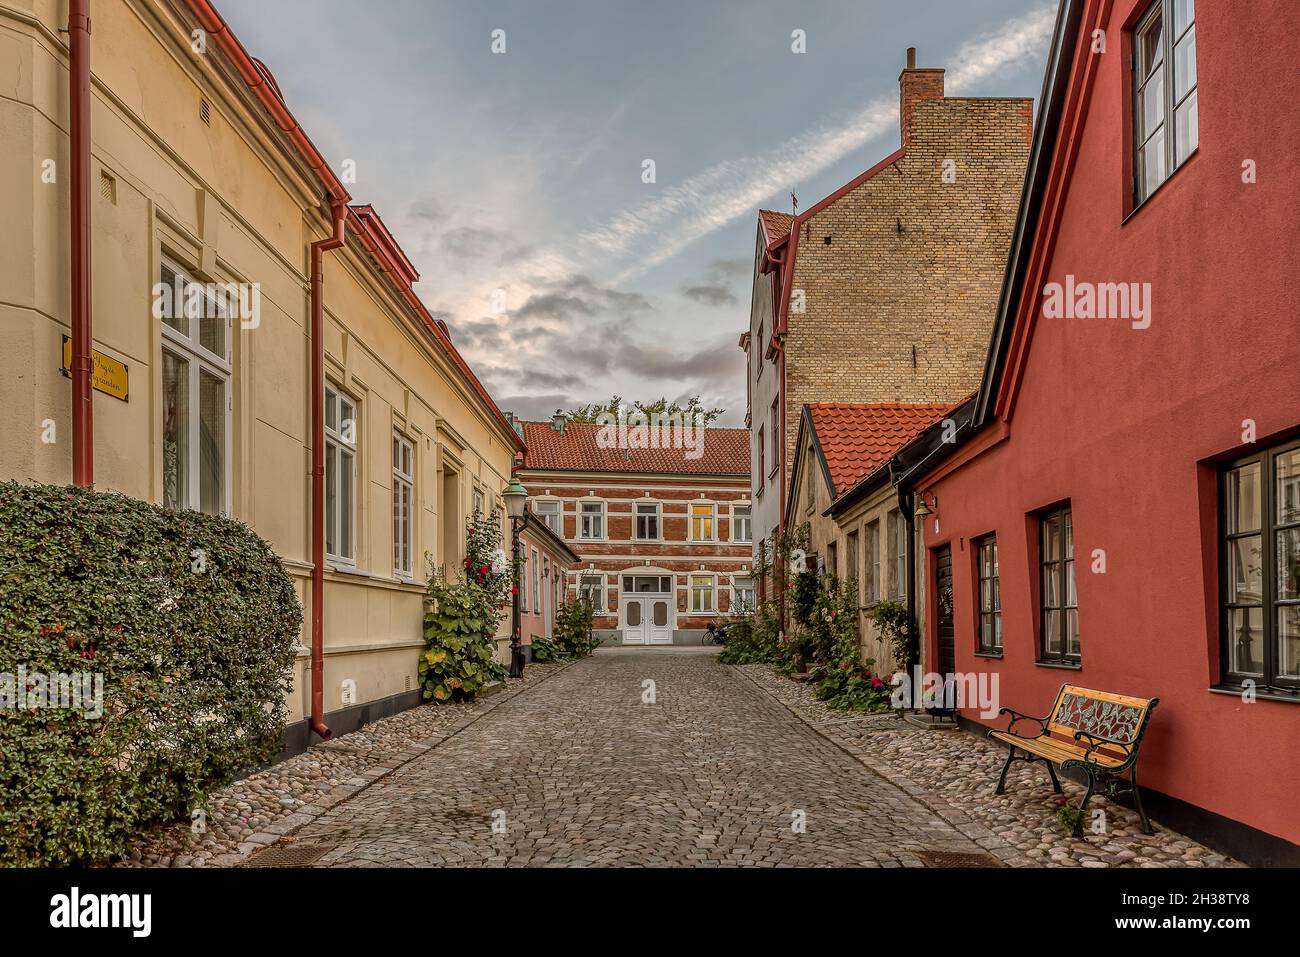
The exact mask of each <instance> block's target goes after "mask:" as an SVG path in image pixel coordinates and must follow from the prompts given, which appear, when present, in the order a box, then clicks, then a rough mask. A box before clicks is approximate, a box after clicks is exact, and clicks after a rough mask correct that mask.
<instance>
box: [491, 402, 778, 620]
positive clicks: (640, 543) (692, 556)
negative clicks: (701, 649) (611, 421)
mask: <svg viewBox="0 0 1300 957" xmlns="http://www.w3.org/2000/svg"><path fill="white" fill-rule="evenodd" d="M520 427H521V430H522V434H523V438H524V441H525V443H527V446H528V451H527V453H526V455H525V459H524V464H523V465H522V466H521V467H520V468H519V469H517V470H516V474H517V475H518V477H519V479H520V481H521V482H523V483H524V485H525V486H526V487H527V489H528V493H529V497H530V502H531V507H532V509H533V512H534V514H535V516H536V517H537V518H540V519H541V520H542V521H544V522H546V523H548V525H549V527H550V528H551V529H552V530H554V531H556V532H557V533H558V534H559V535H560V536H561V537H562V538H563V539H564V542H565V543H566V544H567V545H568V547H569V548H571V549H572V550H573V551H574V552H576V553H577V555H578V558H579V562H578V565H577V567H576V568H574V569H572V570H570V571H569V573H568V578H567V581H566V582H565V583H564V585H563V587H562V589H561V595H563V596H564V597H565V599H566V600H572V599H574V598H576V597H577V596H578V594H579V593H580V592H581V593H583V594H586V595H587V596H589V597H590V598H591V600H592V601H593V603H594V605H595V609H596V615H595V620H594V622H593V626H594V627H593V630H594V633H595V635H596V636H597V637H598V638H600V639H602V640H603V641H605V642H608V643H612V644H629V645H670V644H699V642H700V639H701V637H702V636H703V634H704V631H705V628H706V627H707V626H708V624H709V623H710V622H719V621H721V620H722V619H723V618H724V617H725V616H726V615H728V614H730V613H731V612H732V611H733V610H734V609H736V608H737V607H739V606H741V605H745V606H748V607H750V608H752V607H753V584H752V579H751V577H750V569H751V567H752V559H751V557H750V554H751V553H750V550H751V547H752V540H751V539H752V536H751V532H750V529H751V527H752V526H751V512H750V507H751V501H750V497H749V434H748V432H746V431H745V430H744V429H721V428H717V429H715V428H709V429H703V430H702V432H703V435H702V442H700V443H699V445H698V454H697V452H696V451H694V450H692V449H690V448H685V447H682V448H677V447H668V448H663V447H660V448H631V447H625V448H620V447H618V445H617V443H615V444H609V443H604V442H602V440H601V438H600V428H601V427H600V426H597V425H592V424H587V423H573V422H567V421H565V420H564V419H563V417H557V418H556V419H555V420H553V421H551V422H521V423H520Z"/></svg>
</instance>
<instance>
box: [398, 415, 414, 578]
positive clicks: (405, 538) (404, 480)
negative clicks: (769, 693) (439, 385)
mask: <svg viewBox="0 0 1300 957" xmlns="http://www.w3.org/2000/svg"><path fill="white" fill-rule="evenodd" d="M402 449H404V450H405V452H406V460H407V462H408V463H409V464H410V469H409V470H408V471H406V472H403V471H402V469H401V467H400V464H399V462H398V461H397V459H398V452H399V450H402ZM401 490H405V492H406V514H405V516H402V515H400V514H399V512H398V498H399V496H398V493H399V491H401ZM416 511H417V509H416V502H415V443H414V442H412V441H411V440H410V439H408V438H407V437H406V436H405V435H403V434H402V433H401V432H399V431H398V430H397V429H394V430H393V572H394V574H395V575H396V576H397V577H398V578H402V579H405V580H408V581H413V580H414V576H415V516H416ZM403 518H404V519H405V529H404V534H403V532H400V531H399V525H400V524H401V522H402V520H403ZM402 546H404V547H405V550H406V562H405V564H403V563H402V553H401V548H402Z"/></svg>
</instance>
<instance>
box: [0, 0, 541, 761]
mask: <svg viewBox="0 0 1300 957" xmlns="http://www.w3.org/2000/svg"><path fill="white" fill-rule="evenodd" d="M198 6H199V5H197V4H194V3H189V2H182V0H175V2H172V0H96V2H95V3H94V4H93V10H92V23H93V29H92V42H91V50H92V54H91V67H92V74H93V80H92V87H91V89H92V94H91V98H92V102H91V143H92V147H91V163H92V168H91V183H92V186H91V210H90V213H91V234H92V244H91V245H92V258H91V265H92V273H91V275H92V285H91V289H92V295H91V301H92V309H93V345H94V349H95V350H96V352H97V353H99V354H101V355H100V356H97V357H96V362H97V364H98V365H99V366H100V367H101V371H102V372H103V376H104V381H103V382H102V383H101V385H102V386H103V388H104V389H105V390H106V391H101V389H100V388H96V391H95V392H94V399H93V403H94V427H93V437H94V469H95V474H94V477H95V486H96V487H97V488H99V489H105V490H115V491H120V492H123V493H125V494H127V495H131V496H134V497H136V498H141V499H146V500H149V501H152V502H159V503H165V504H169V505H174V506H176V507H189V508H201V509H204V510H206V511H220V512H225V513H227V514H229V515H231V516H233V517H234V518H236V519H238V520H240V521H243V522H245V523H247V524H248V525H250V526H251V527H252V528H253V529H254V530H255V531H256V532H257V533H258V534H259V535H261V536H262V537H263V538H265V539H267V540H268V541H269V542H270V543H271V545H272V547H273V548H274V549H275V550H276V552H277V553H278V554H279V555H280V556H281V557H282V559H283V561H284V564H285V567H286V568H287V570H288V571H289V572H290V573H291V574H292V575H293V576H294V578H295V580H296V581H297V583H298V590H299V596H300V598H301V599H302V600H303V604H304V608H305V609H308V611H307V612H306V617H307V619H308V620H307V625H306V628H305V632H306V634H309V633H310V611H309V608H310V603H309V592H310V582H311V573H312V565H311V561H310V558H311V531H312V523H311V474H310V472H311V445H312V442H311V437H312V431H311V419H312V416H311V352H312V346H311V340H310V334H309V330H310V276H309V263H310V246H311V244H312V243H313V242H317V241H319V240H322V239H325V238H327V237H328V236H329V235H330V232H331V223H330V218H329V204H328V202H327V199H328V196H327V189H326V182H327V180H329V179H330V178H331V177H333V174H328V175H327V174H322V172H321V171H319V170H314V169H313V168H312V167H311V165H310V164H309V162H308V161H307V160H306V159H304V156H303V154H302V151H301V149H300V148H297V147H296V146H295V143H294V141H293V140H292V138H291V137H290V136H288V135H286V133H285V132H284V128H283V125H282V124H280V123H277V121H276V119H275V118H274V117H273V116H272V113H271V112H270V111H269V110H268V109H267V106H266V104H265V103H264V102H263V101H261V100H259V98H258V96H256V95H255V94H254V91H253V89H252V88H251V87H250V84H249V82H248V77H247V63H245V64H243V69H244V73H243V74H241V64H240V63H239V62H237V59H236V58H235V57H232V56H230V55H228V52H227V51H226V49H225V48H223V47H221V46H219V45H218V44H217V43H215V42H213V39H214V38H213V37H212V36H211V30H210V29H209V30H206V31H205V30H204V29H203V26H204V24H203V22H202V21H201V20H200V18H199V16H198V14H199V12H201V11H198V10H197V9H196V8H197V7H198ZM66 16H67V5H66V3H64V2H52V0H0V183H3V186H2V187H0V196H2V197H3V211H4V222H5V229H4V230H2V231H0V357H2V361H3V362H4V365H5V370H4V373H3V375H2V376H0V400H3V402H4V405H5V407H7V408H8V409H10V410H11V411H13V412H14V417H13V427H12V428H10V429H7V430H3V431H0V477H3V478H6V479H19V480H33V481H37V482H47V483H68V482H70V481H71V478H72V456H71V448H72V443H71V430H72V427H71V398H72V393H71V386H70V380H69V378H67V377H66V376H65V374H64V373H63V371H62V369H63V355H62V353H63V349H64V339H65V337H67V336H68V335H69V334H70V293H69V278H68V277H69V265H68V264H69V244H70V193H69V183H70V176H69V175H68V170H69V162H68V157H69V57H68V47H67V41H66V34H63V33H61V32H60V30H61V29H62V28H64V27H65V26H66V23H65V20H64V18H66ZM208 25H209V27H210V26H211V25H210V24H208ZM253 62H254V63H256V61H253ZM257 66H258V69H259V70H261V71H262V74H263V77H264V80H265V82H266V83H267V84H269V88H270V89H273V90H274V89H275V86H274V80H273V79H272V78H271V76H270V74H269V72H267V71H265V68H262V67H261V66H260V64H257ZM276 95H277V96H278V93H277V94H276ZM334 181H335V182H338V180H337V179H335V180H334ZM376 249H379V250H381V252H380V253H377V252H376ZM394 264H397V266H398V267H400V268H394ZM413 278H417V277H414V273H413V270H409V264H406V263H405V258H404V257H403V256H402V255H401V252H400V249H398V248H397V247H396V244H395V242H393V241H392V240H391V237H389V236H388V234H387V231H386V230H385V229H384V228H383V225H382V222H380V221H379V219H378V216H377V215H376V214H375V213H374V212H373V210H370V209H369V207H360V208H357V209H354V211H353V212H351V213H350V216H349V228H348V235H347V240H346V243H345V245H344V246H343V247H341V248H339V249H336V250H333V251H331V252H327V253H325V254H324V295H323V302H324V326H323V336H322V339H323V342H324V349H325V377H326V435H327V440H326V443H325V447H326V484H327V490H328V491H327V496H326V499H327V500H326V522H325V526H326V541H327V560H326V570H325V573H324V579H325V584H324V589H323V595H324V606H325V610H324V651H325V655H324V680H323V682H322V687H323V692H324V699H325V714H326V723H331V720H330V718H331V714H333V715H335V716H336V720H337V721H338V722H339V723H340V725H341V726H342V727H341V728H335V731H336V733H337V731H338V730H340V729H341V730H347V725H348V724H349V723H350V724H351V726H355V725H356V723H357V722H358V721H360V720H366V719H368V718H370V717H374V716H377V715H379V714H383V713H388V711H390V710H396V709H398V708H400V707H403V706H407V705H409V704H411V703H414V701H415V700H417V699H416V698H415V695H417V694H418V691H417V690H416V689H417V688H418V682H417V679H416V666H417V652H418V649H419V648H421V647H422V628H421V623H422V595H423V581H424V579H425V578H426V577H427V571H428V567H429V565H428V563H429V562H430V561H431V562H432V563H433V564H435V565H437V566H439V567H442V568H444V569H447V570H449V571H451V572H452V573H453V574H459V573H460V569H461V562H462V559H463V555H464V541H465V533H464V523H465V519H466V517H467V515H469V514H470V513H471V512H472V510H473V508H474V507H475V506H476V505H477V506H479V507H481V508H482V509H483V510H484V511H485V512H487V511H490V510H491V508H492V507H493V506H496V505H499V503H500V492H501V490H502V488H503V487H504V485H505V483H506V481H507V480H508V477H509V474H510V469H511V465H512V462H513V460H514V456H515V454H516V452H517V451H518V450H519V449H520V448H521V443H520V441H519V439H518V437H517V435H516V434H515V432H514V430H513V429H512V428H511V427H510V425H509V423H508V422H507V421H506V420H505V419H504V418H503V416H502V415H501V413H500V411H499V410H498V409H497V408H496V406H495V405H494V404H493V403H492V401H491V399H490V397H488V395H487V393H486V392H485V391H484V390H483V388H482V386H481V385H480V384H479V382H478V380H477V379H476V378H475V377H474V375H473V373H472V371H470V370H469V368H468V366H467V365H465V363H464V362H463V360H462V359H461V358H460V357H459V356H458V355H457V354H456V352H455V349H454V346H451V345H450V340H449V338H448V336H447V331H446V329H445V327H439V326H438V325H437V324H436V323H435V322H434V320H433V319H432V318H431V317H430V316H429V315H428V313H427V312H426V311H424V310H423V308H422V307H420V306H419V305H418V303H417V302H415V301H414V297H413V296H412V295H410V289H409V283H410V281H411V280H412V279H413ZM404 285H405V286H406V287H407V288H405V289H404V288H403V286H404ZM195 289H198V290H204V291H206V293H207V295H206V297H201V298H200V300H199V302H200V303H201V304H200V306H199V307H198V309H197V310H196V312H197V314H195V315H190V314H186V311H185V309H184V306H183V302H172V301H171V299H172V298H173V297H172V295H171V292H172V291H174V290H183V291H185V296H183V297H181V298H182V300H183V301H185V302H188V301H189V300H188V297H189V294H190V291H192V290H195ZM223 290H224V291H226V292H228V293H229V296H228V298H226V299H224V300H223V299H222V292H223ZM122 380H124V383H123V381H122ZM123 384H124V386H125V389H124V391H125V395H122V394H121V393H122V392H123V388H122V386H123ZM500 644H501V648H502V651H503V653H504V646H505V637H504V636H503V638H502V641H501V643H500ZM302 645H303V647H302V648H301V650H300V658H299V661H298V665H297V667H296V670H295V676H294V678H295V689H294V691H293V693H292V694H291V696H290V702H289V704H290V708H291V710H292V714H293V718H294V720H295V721H298V719H301V718H302V717H303V716H304V714H306V713H307V711H308V710H309V706H310V705H309V702H310V689H309V687H308V679H309V674H310V672H309V669H308V667H307V666H308V661H309V649H308V647H307V645H308V641H307V638H306V637H304V640H303V643H302ZM503 660H504V656H503ZM367 705H368V706H369V710H368V711H365V714H364V716H359V709H362V708H364V706H367ZM331 727H334V725H333V724H331ZM291 737H292V735H291ZM301 738H302V740H303V741H305V730H303V731H302V734H301ZM291 743H292V742H291Z"/></svg>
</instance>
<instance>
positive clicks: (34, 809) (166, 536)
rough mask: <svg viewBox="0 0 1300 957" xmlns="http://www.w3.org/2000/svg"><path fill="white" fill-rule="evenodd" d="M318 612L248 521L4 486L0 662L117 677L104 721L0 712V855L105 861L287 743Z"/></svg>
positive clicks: (111, 497)
mask: <svg viewBox="0 0 1300 957" xmlns="http://www.w3.org/2000/svg"><path fill="white" fill-rule="evenodd" d="M301 625H302V607H301V605H300V604H299V602H298V598H297V595H296V594H295V592H294V587H293V582H292V580H291V579H290V578H289V576H288V575H287V574H286V573H285V571H284V569H283V567H282V566H281V564H280V561H279V559H278V558H277V557H276V555H275V553H274V552H273V551H272V550H271V548H270V546H269V545H267V543H266V542H264V541H263V540H262V539H261V538H259V537H258V536H257V535H256V534H254V532H253V531H252V530H251V529H249V528H248V527H247V526H245V525H242V524H240V523H238V522H236V521H233V520H231V519H226V518H216V517H213V516H209V515H203V514H200V513H197V512H191V511H173V510H170V509H165V508H162V507H160V506H156V505H150V504H148V503H145V502H140V501H137V500H135V499H131V498H127V497H125V496H122V495H117V494H108V493H101V492H91V491H87V490H84V489H77V488H70V487H62V486H58V487H55V486H42V485H18V484H15V483H13V482H6V483H0V674H3V673H9V674H12V675H16V674H17V673H18V672H17V669H18V668H19V666H25V668H26V671H27V673H28V674H29V675H31V674H33V673H44V674H49V673H70V672H93V673H96V674H99V675H101V676H102V680H103V714H102V716H101V717H98V718H92V717H87V716H86V715H85V714H84V713H82V712H81V711H75V710H52V709H48V708H30V709H26V710H22V711H14V710H8V711H4V712H2V713H0V863H5V864H22V865H52V864H68V863H78V862H80V863H90V862H99V861H104V860H106V859H109V858H111V857H113V856H114V855H116V854H120V853H121V852H122V851H123V850H124V849H125V847H126V845H127V842H128V840H129V838H130V836H131V834H132V833H133V832H135V831H137V830H138V829H139V828H141V827H142V826H144V825H146V824H149V823H151V822H154V821H158V820H167V819H174V818H185V819H188V818H189V816H190V813H191V810H192V809H193V808H194V807H195V806H197V805H199V804H201V803H202V802H203V801H204V800H205V797H206V795H207V794H208V793H209V792H210V791H211V790H212V789H213V788H214V787H217V786H219V785H221V784H223V783H224V782H226V781H229V780H231V779H232V778H234V777H236V776H238V775H239V774H240V773H241V772H244V771H246V770H248V769H249V768H251V767H254V766H256V765H258V764H262V763H265V762H266V761H267V760H268V759H270V758H271V757H273V756H274V755H275V754H276V753H277V752H278V750H279V749H280V747H281V742H282V736H283V731H284V723H285V720H286V717H287V712H286V708H285V703H284V702H285V696H286V694H287V692H288V691H289V688H290V686H291V668H292V666H293V663H294V653H295V646H296V644H297V641H298V635H299V631H300V629H301ZM11 687H12V685H11Z"/></svg>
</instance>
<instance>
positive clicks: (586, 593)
mask: <svg viewBox="0 0 1300 957" xmlns="http://www.w3.org/2000/svg"><path fill="white" fill-rule="evenodd" d="M578 594H579V596H580V597H581V598H582V600H583V601H586V602H590V603H591V610H592V611H594V612H597V613H599V612H603V611H604V610H605V576H604V575H583V576H582V583H581V585H580V586H579V589H578Z"/></svg>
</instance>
